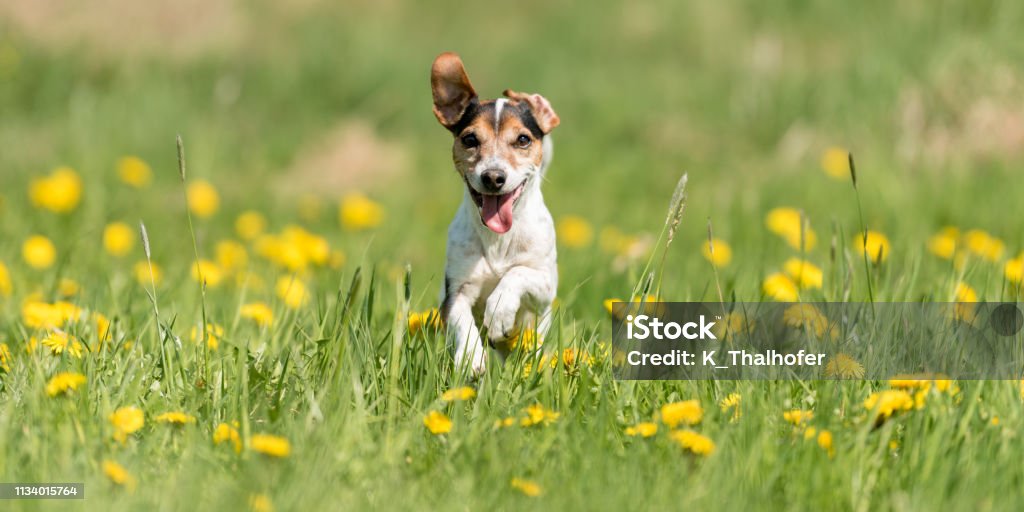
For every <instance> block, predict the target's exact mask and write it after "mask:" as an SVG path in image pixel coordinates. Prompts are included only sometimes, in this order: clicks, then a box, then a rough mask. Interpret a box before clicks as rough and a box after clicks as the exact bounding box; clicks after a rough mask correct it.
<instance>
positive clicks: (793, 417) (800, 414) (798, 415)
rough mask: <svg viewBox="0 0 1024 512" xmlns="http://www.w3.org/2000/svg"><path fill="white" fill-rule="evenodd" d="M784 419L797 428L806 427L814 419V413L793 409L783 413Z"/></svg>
mask: <svg viewBox="0 0 1024 512" xmlns="http://www.w3.org/2000/svg"><path fill="white" fill-rule="evenodd" d="M782 419H784V420H786V421H788V422H789V423H792V424H793V425H796V426H800V425H805V424H807V422H809V421H811V420H812V419H814V411H805V410H803V409H791V410H788V411H785V412H783V413H782Z"/></svg>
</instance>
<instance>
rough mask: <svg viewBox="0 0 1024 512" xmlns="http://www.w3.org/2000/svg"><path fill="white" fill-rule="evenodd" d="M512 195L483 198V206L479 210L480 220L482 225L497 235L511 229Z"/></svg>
mask: <svg viewBox="0 0 1024 512" xmlns="http://www.w3.org/2000/svg"><path fill="white" fill-rule="evenodd" d="M513 204H514V202H513V201H512V194H502V195H500V196H490V195H485V196H484V204H483V207H482V208H481V209H480V218H481V220H483V221H484V225H485V226H487V227H488V228H490V230H491V231H494V232H495V233H498V234H499V235H500V234H502V233H505V232H507V231H508V230H510V229H512V206H513Z"/></svg>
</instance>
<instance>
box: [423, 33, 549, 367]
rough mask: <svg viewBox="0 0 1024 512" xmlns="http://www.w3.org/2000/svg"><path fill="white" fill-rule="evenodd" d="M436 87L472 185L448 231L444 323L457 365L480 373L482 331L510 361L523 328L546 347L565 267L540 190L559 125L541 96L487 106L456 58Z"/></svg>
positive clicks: (448, 58) (441, 66) (434, 71)
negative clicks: (560, 270) (561, 264)
mask: <svg viewBox="0 0 1024 512" xmlns="http://www.w3.org/2000/svg"><path fill="white" fill-rule="evenodd" d="M430 88H431V90H432V92H433V96H434V115H435V116H437V120H438V121H440V122H441V125H442V126H444V127H445V128H447V129H448V131H450V132H451V133H452V135H454V136H455V143H454V144H453V146H452V159H453V160H454V161H455V170H456V171H458V173H459V175H460V176H461V178H462V181H463V182H464V184H465V186H466V190H465V192H464V194H463V198H462V205H461V206H460V207H459V210H458V212H457V213H456V214H455V220H453V221H452V223H451V226H450V227H449V228H448V247H447V263H446V265H445V272H444V274H445V277H444V287H443V289H442V290H441V318H442V319H443V320H444V323H445V325H446V329H447V332H448V336H449V338H450V340H451V342H452V344H453V345H454V349H455V353H454V356H455V365H456V367H457V368H458V369H464V368H467V367H468V368H469V369H470V370H471V371H472V372H473V374H475V375H480V374H482V373H483V372H484V370H485V368H486V364H487V350H486V348H485V347H484V344H483V338H482V337H481V331H482V332H483V335H485V336H486V337H487V339H488V340H489V342H490V345H491V346H492V347H495V348H498V349H500V352H499V354H500V356H501V357H504V356H505V355H507V353H508V352H507V351H508V349H510V348H511V347H508V346H507V345H508V344H509V343H510V342H512V340H514V339H517V337H519V336H521V333H522V332H523V329H535V330H536V335H537V338H536V339H538V340H540V339H543V337H544V334H545V333H547V330H548V329H549V328H550V327H551V302H552V301H553V300H554V298H555V290H556V289H557V287H558V266H557V263H556V251H555V228H554V222H553V221H552V220H551V214H550V213H549V212H548V209H547V206H545V205H544V197H543V196H542V195H541V192H540V183H541V180H543V179H544V171H546V170H547V168H548V163H550V161H551V152H552V145H551V137H549V136H548V134H549V133H550V132H551V130H553V129H554V128H555V127H556V126H558V123H559V119H558V115H557V114H555V111H554V109H552V108H551V104H550V103H548V101H547V100H546V99H544V97H542V96H541V95H539V94H524V93H520V92H515V91H512V90H506V91H505V92H504V95H505V97H506V98H500V99H496V100H487V101H481V100H480V99H479V98H478V97H477V95H476V91H475V90H473V86H472V85H471V84H470V83H469V77H468V76H466V70H465V68H464V67H463V65H462V60H461V59H460V58H459V56H458V55H456V54H454V53H442V54H441V55H439V56H438V57H437V58H436V59H435V60H434V65H433V67H432V68H431V70H430ZM478 325H479V326H480V328H478V327H477V326H478Z"/></svg>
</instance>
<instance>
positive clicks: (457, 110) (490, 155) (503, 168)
mask: <svg viewBox="0 0 1024 512" xmlns="http://www.w3.org/2000/svg"><path fill="white" fill-rule="evenodd" d="M430 87H431V90H432V92H433V95H434V115H435V116H437V120H438V121H440V122H441V125H442V126H444V127H445V128H447V129H448V130H449V131H451V132H452V135H454V136H455V142H454V145H453V146H452V158H453V159H454V161H455V169H456V170H457V171H458V172H459V174H460V175H461V176H462V179H463V181H465V183H466V187H467V189H468V190H469V194H470V196H471V197H472V198H473V201H474V202H475V203H476V205H477V208H478V209H479V211H480V221H481V222H482V223H483V224H484V225H485V226H487V227H488V228H489V229H490V230H491V231H494V232H495V233H499V234H500V233H505V232H507V231H508V230H509V229H512V223H513V221H514V217H515V206H516V204H518V201H519V198H520V196H521V195H522V193H523V190H524V189H525V188H526V187H527V185H528V184H529V183H530V182H531V181H532V180H534V179H538V177H539V175H540V171H541V164H542V162H543V160H544V147H543V144H542V140H543V138H544V136H545V135H547V134H548V133H549V132H550V131H551V130H552V129H554V128H555V127H556V126H558V123H559V119H558V115H557V114H555V111H554V110H553V109H552V108H551V104H550V103H548V101H547V100H546V99H544V97H542V96H541V95H539V94H524V93H519V92H515V91H511V90H506V91H505V92H504V94H505V96H506V98H501V99H497V100H488V101H480V99H479V98H477V95H476V91H474V90H473V86H472V85H471V84H470V82H469V77H468V76H466V70H465V68H464V67H463V65H462V60H461V59H459V57H458V56H457V55H455V54H454V53H442V54H441V55H439V56H438V57H437V59H435V60H434V65H433V67H432V69H431V72H430Z"/></svg>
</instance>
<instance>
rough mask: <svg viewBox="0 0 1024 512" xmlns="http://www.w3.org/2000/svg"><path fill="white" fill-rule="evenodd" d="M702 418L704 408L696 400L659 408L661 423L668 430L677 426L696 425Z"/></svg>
mask: <svg viewBox="0 0 1024 512" xmlns="http://www.w3.org/2000/svg"><path fill="white" fill-rule="evenodd" d="M703 418H704V408H703V407H701V405H700V401H699V400H696V399H693V400H683V401H681V402H673V403H671V404H665V405H663V406H661V422H662V423H664V424H665V425H667V426H668V427H669V428H676V427H677V426H679V425H696V424H698V423H700V422H701V420H702V419H703Z"/></svg>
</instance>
